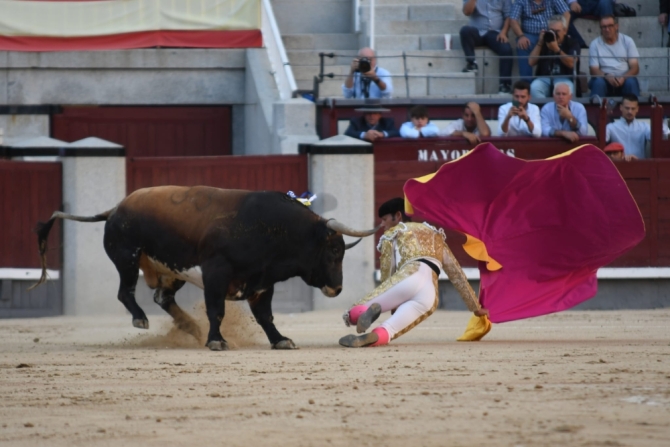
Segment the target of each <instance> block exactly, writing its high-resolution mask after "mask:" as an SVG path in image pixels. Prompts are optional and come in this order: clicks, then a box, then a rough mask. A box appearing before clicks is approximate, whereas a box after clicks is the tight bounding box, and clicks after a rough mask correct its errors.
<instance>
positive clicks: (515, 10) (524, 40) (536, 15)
mask: <svg viewBox="0 0 670 447" xmlns="http://www.w3.org/2000/svg"><path fill="white" fill-rule="evenodd" d="M556 14H561V15H563V16H565V20H566V22H567V23H568V24H569V23H570V10H569V9H568V6H567V5H566V4H565V2H564V1H563V0H516V1H515V2H514V5H512V12H511V14H510V19H511V20H510V26H511V27H512V31H514V34H516V36H517V37H516V55H517V56H518V58H519V76H520V77H521V79H522V80H524V81H527V82H531V81H532V80H533V69H532V67H531V66H530V65H529V64H528V55H529V54H530V52H531V51H532V50H533V47H535V45H537V42H538V40H540V32H542V30H546V29H548V26H549V25H548V22H549V18H550V17H551V16H553V15H556Z"/></svg>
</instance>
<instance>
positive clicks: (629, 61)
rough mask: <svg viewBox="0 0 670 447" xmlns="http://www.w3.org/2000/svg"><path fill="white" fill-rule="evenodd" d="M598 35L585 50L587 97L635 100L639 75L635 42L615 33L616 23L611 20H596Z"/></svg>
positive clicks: (614, 20)
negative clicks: (631, 97) (587, 56)
mask: <svg viewBox="0 0 670 447" xmlns="http://www.w3.org/2000/svg"><path fill="white" fill-rule="evenodd" d="M600 34H601V36H600V37H598V38H597V39H594V40H593V42H591V46H590V47H589V70H590V71H591V80H590V81H589V89H591V96H595V95H598V96H600V97H605V96H626V95H634V96H638V95H639V94H640V85H639V84H638V82H637V78H635V75H636V74H638V73H639V72H640V66H639V64H638V61H637V59H638V57H640V55H639V53H638V52H637V47H636V46H635V42H634V41H633V39H631V38H630V37H628V36H626V35H625V34H621V33H619V20H618V19H617V18H616V17H613V16H605V17H601V18H600Z"/></svg>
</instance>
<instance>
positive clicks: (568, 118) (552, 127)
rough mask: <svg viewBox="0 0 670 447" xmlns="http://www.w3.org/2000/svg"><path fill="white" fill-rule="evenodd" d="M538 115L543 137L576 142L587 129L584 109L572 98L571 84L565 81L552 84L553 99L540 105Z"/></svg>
mask: <svg viewBox="0 0 670 447" xmlns="http://www.w3.org/2000/svg"><path fill="white" fill-rule="evenodd" d="M540 116H541V118H542V136H543V137H561V138H565V139H566V140H568V141H569V142H571V143H576V142H577V141H579V137H580V136H581V137H583V136H586V135H587V133H588V131H589V123H588V120H587V119H586V109H585V108H584V106H583V105H581V104H580V103H578V102H575V101H573V100H572V91H571V85H570V84H567V83H565V82H560V83H557V84H556V85H555V86H554V100H553V101H552V102H548V103H546V104H545V105H544V106H543V107H542V111H541V112H540Z"/></svg>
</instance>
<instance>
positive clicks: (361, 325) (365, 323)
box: [356, 303, 382, 334]
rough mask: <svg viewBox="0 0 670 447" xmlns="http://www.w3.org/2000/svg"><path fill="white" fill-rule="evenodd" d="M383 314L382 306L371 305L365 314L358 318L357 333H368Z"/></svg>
mask: <svg viewBox="0 0 670 447" xmlns="http://www.w3.org/2000/svg"><path fill="white" fill-rule="evenodd" d="M381 314H382V306H380V305H379V304H377V303H374V304H372V305H370V307H368V308H367V310H366V311H365V312H363V313H362V314H361V316H360V317H358V323H356V332H358V333H359V334H362V333H363V332H365V331H367V330H368V329H369V328H370V326H372V323H374V322H375V321H376V320H377V318H379V316H380V315H381Z"/></svg>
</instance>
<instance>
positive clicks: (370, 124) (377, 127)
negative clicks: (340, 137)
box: [344, 105, 400, 143]
mask: <svg viewBox="0 0 670 447" xmlns="http://www.w3.org/2000/svg"><path fill="white" fill-rule="evenodd" d="M356 111H357V112H363V116H361V117H359V118H352V119H351V120H350V121H349V127H348V128H347V130H346V132H344V134H345V135H348V136H350V137H353V138H359V139H361V140H365V141H369V142H371V143H372V142H374V141H376V140H378V139H381V138H392V137H397V136H399V135H400V134H399V133H398V131H397V130H396V129H395V123H394V122H393V118H382V113H383V112H390V110H389V109H385V108H383V107H381V106H379V105H369V106H365V107H362V108H360V109H356Z"/></svg>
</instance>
